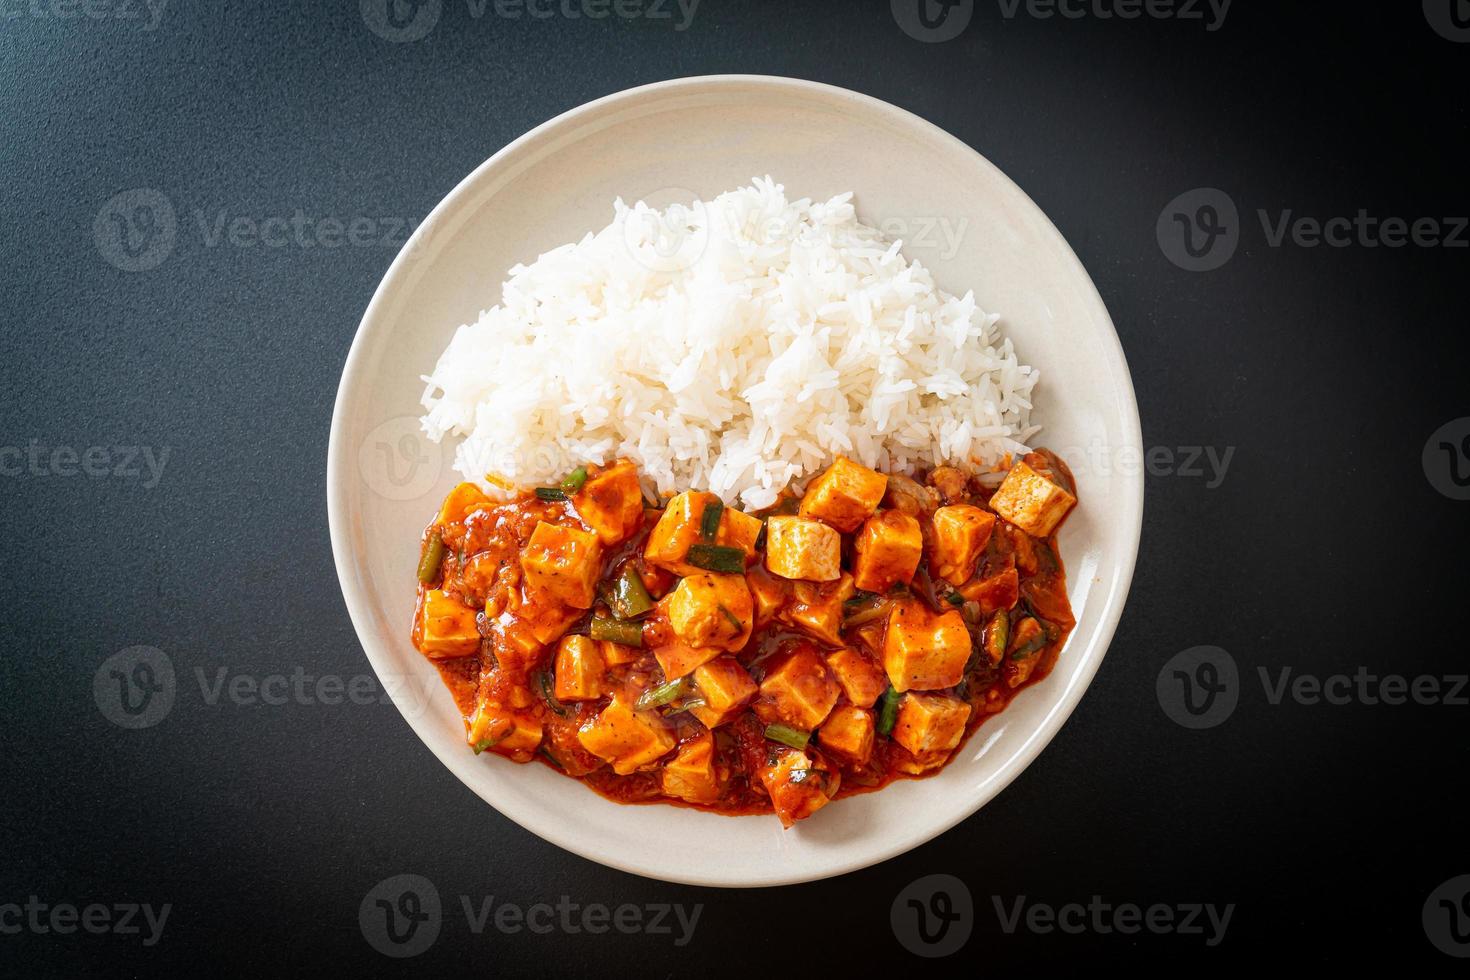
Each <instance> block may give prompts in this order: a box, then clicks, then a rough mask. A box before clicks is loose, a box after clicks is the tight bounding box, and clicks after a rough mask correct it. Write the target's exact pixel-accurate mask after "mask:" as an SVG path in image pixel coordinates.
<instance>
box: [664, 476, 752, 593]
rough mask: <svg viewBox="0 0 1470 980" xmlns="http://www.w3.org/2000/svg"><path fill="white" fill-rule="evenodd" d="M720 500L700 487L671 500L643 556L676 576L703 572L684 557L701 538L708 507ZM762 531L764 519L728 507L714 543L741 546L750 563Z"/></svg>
mask: <svg viewBox="0 0 1470 980" xmlns="http://www.w3.org/2000/svg"><path fill="white" fill-rule="evenodd" d="M718 500H719V498H718V497H716V496H715V495H714V494H712V493H703V492H700V491H697V490H689V491H686V492H684V493H681V494H679V495H678V496H677V497H674V498H673V499H671V500H670V501H669V502H668V504H667V505H666V506H665V507H664V512H663V516H661V517H660V518H659V519H658V523H657V524H655V525H654V526H653V530H652V531H650V532H649V535H648V544H646V545H645V546H644V548H643V557H644V558H645V559H646V560H648V561H649V562H651V563H653V564H654V565H657V566H659V567H660V568H664V569H667V570H668V571H671V572H673V573H674V574H675V575H693V574H695V573H697V572H701V571H703V570H704V569H701V568H698V567H696V566H694V565H691V564H689V563H688V562H687V561H685V560H684V558H685V556H686V555H688V554H689V546H690V545H692V544H695V543H696V542H698V541H699V540H700V531H701V530H703V527H702V525H703V523H704V509H705V508H706V507H708V506H709V505H710V504H712V503H714V502H716V501H718ZM760 533H761V520H760V518H758V517H751V516H750V515H749V514H743V513H741V512H740V511H738V510H732V509H730V508H729V507H726V508H724V509H723V510H722V511H721V512H720V522H719V524H718V525H717V526H716V529H715V540H714V544H718V545H724V546H725V547H728V548H739V549H740V550H741V551H743V552H745V561H746V564H749V563H750V561H751V559H753V558H754V557H755V554H756V551H755V542H756V539H757V538H758V537H760Z"/></svg>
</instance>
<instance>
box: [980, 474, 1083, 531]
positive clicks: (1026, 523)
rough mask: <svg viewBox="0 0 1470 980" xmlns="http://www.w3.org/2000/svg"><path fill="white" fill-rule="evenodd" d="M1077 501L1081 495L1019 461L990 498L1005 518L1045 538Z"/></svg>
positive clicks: (1022, 528)
mask: <svg viewBox="0 0 1470 980" xmlns="http://www.w3.org/2000/svg"><path fill="white" fill-rule="evenodd" d="M1076 503H1077V498H1076V497H1074V496H1072V495H1071V494H1070V493H1068V492H1067V491H1065V490H1063V489H1062V488H1061V487H1059V486H1057V485H1056V484H1055V483H1053V482H1052V481H1050V480H1048V479H1047V478H1046V477H1044V476H1042V475H1041V474H1040V473H1038V472H1036V471H1035V470H1033V469H1032V468H1031V467H1030V466H1027V465H1026V463H1025V461H1024V460H1023V461H1020V462H1018V463H1016V465H1015V466H1012V467H1011V471H1010V472H1009V473H1007V474H1006V478H1005V480H1004V481H1003V482H1002V483H1001V485H1000V489H998V490H996V491H995V495H994V496H993V497H991V498H990V507H991V509H992V510H994V511H995V512H996V513H997V514H999V515H1000V516H1001V517H1004V518H1005V519H1006V520H1008V521H1010V522H1011V523H1012V524H1014V525H1016V527H1018V528H1020V529H1021V530H1023V531H1025V532H1026V533H1027V534H1030V535H1032V536H1034V537H1038V538H1044V537H1047V536H1048V535H1050V534H1051V532H1052V531H1054V530H1056V527H1057V524H1058V523H1060V522H1061V519H1062V518H1063V517H1066V516H1067V512H1068V511H1069V510H1071V509H1072V506H1073V505H1074V504H1076Z"/></svg>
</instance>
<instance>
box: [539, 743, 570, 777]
mask: <svg viewBox="0 0 1470 980" xmlns="http://www.w3.org/2000/svg"><path fill="white" fill-rule="evenodd" d="M538 751H539V753H540V754H541V755H544V756H546V758H547V760H548V761H549V762H550V763H551V764H552V765H553V766H556V768H558V769H560V770H562V771H563V772H565V771H566V768H567V767H566V766H564V765H562V762H561V760H560V759H558V758H557V757H556V756H554V755H552V754H551V750H550V749H548V748H547V747H546V746H544V745H543V746H541V748H540V749H539V750H538Z"/></svg>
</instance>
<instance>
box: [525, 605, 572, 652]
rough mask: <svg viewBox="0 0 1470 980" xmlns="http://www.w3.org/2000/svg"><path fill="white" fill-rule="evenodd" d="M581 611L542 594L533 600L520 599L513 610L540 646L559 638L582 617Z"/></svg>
mask: <svg viewBox="0 0 1470 980" xmlns="http://www.w3.org/2000/svg"><path fill="white" fill-rule="evenodd" d="M582 613H583V611H582V610H581V609H576V608H574V607H572V606H567V605H563V604H562V603H561V602H559V601H558V600H556V599H552V598H550V597H548V596H544V595H542V596H537V597H536V599H535V600H534V601H533V600H528V599H522V601H521V604H520V606H519V607H517V609H516V612H515V614H516V617H517V618H519V619H520V621H521V622H522V623H524V624H525V626H526V628H527V629H528V630H529V631H530V633H531V635H532V636H533V637H535V639H536V642H537V643H539V644H541V645H542V646H545V645H546V644H548V643H555V642H556V641H557V640H559V639H561V635H562V634H563V633H565V632H566V631H567V630H569V629H571V628H572V624H573V623H575V622H576V621H577V620H579V619H581V618H582Z"/></svg>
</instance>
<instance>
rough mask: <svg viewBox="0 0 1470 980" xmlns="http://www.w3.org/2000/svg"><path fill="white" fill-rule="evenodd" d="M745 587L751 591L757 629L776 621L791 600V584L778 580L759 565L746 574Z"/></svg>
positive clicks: (782, 579)
mask: <svg viewBox="0 0 1470 980" xmlns="http://www.w3.org/2000/svg"><path fill="white" fill-rule="evenodd" d="M745 585H746V587H747V588H749V589H750V599H751V602H752V603H753V604H754V605H755V625H756V629H760V628H761V627H762V626H765V625H766V624H767V623H769V622H770V621H771V620H773V619H775V618H776V615H777V614H778V613H779V612H780V611H781V608H782V607H783V606H785V605H786V602H787V600H788V599H790V598H791V583H790V582H788V581H786V580H785V579H784V578H777V577H776V576H774V575H772V574H771V573H770V572H768V571H766V570H765V569H764V568H762V567H761V566H759V565H757V566H756V567H754V568H752V569H751V570H750V571H749V572H746V574H745Z"/></svg>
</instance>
